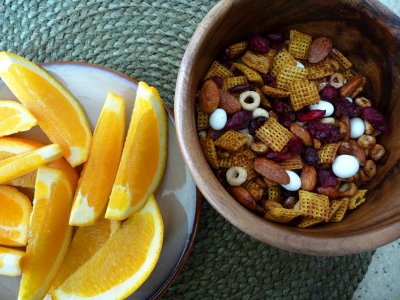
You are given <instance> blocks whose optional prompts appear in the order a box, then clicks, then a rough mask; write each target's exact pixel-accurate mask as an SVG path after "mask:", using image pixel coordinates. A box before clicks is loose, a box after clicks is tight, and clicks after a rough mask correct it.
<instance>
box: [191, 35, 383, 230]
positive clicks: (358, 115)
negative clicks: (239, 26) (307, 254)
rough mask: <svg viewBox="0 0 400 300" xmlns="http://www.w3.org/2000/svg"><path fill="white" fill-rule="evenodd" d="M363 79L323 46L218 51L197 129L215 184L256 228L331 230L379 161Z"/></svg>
mask: <svg viewBox="0 0 400 300" xmlns="http://www.w3.org/2000/svg"><path fill="white" fill-rule="evenodd" d="M365 84H366V79H365V77H363V76H362V75H361V74H358V73H357V71H356V70H355V69H354V67H353V65H352V63H351V61H350V60H349V59H348V58H346V56H345V55H344V54H343V53H341V52H340V51H339V50H338V49H335V48H333V47H332V42H331V40H330V39H328V38H326V37H317V38H314V39H313V38H312V37H311V36H309V35H307V34H305V33H302V32H299V31H296V30H291V31H290V39H289V40H286V39H285V38H284V35H283V34H282V33H270V34H267V35H265V36H261V35H256V36H253V37H252V38H250V39H249V40H248V41H245V42H240V43H235V44H233V45H230V46H229V47H227V48H226V49H224V50H223V51H222V53H221V54H220V55H219V57H218V59H217V60H216V61H214V62H213V63H212V65H211V67H210V69H209V70H208V72H207V73H206V75H205V77H204V79H203V83H202V86H201V87H200V90H199V92H198V96H197V100H198V101H197V104H196V105H197V129H198V133H199V138H200V143H201V146H202V148H203V151H204V154H205V157H206V159H207V161H208V162H209V164H210V166H211V167H212V168H213V169H214V171H215V174H216V176H217V178H218V180H219V181H220V182H221V184H222V185H223V186H224V187H225V188H226V189H227V191H228V192H229V193H230V194H231V195H232V196H233V197H234V198H235V199H236V200H237V201H238V202H239V203H241V204H242V205H243V206H245V207H246V208H248V209H249V210H251V211H253V212H254V213H256V214H258V215H262V216H264V218H265V219H267V220H270V221H273V222H278V223H287V224H290V225H293V226H298V227H300V228H306V227H309V226H313V225H316V224H321V223H323V222H340V221H342V220H343V218H344V217H345V215H346V212H347V211H348V210H352V209H354V208H356V207H357V206H359V205H360V204H362V203H363V202H364V201H365V199H366V193H367V189H366V185H367V184H368V182H369V181H371V180H372V178H373V177H374V176H375V175H376V171H377V164H383V163H384V162H385V161H386V160H387V156H388V153H387V151H386V150H385V148H384V147H383V146H382V145H380V144H378V142H377V137H378V136H379V135H380V134H387V133H388V132H389V131H390V128H389V125H388V122H387V120H386V119H385V117H384V116H383V115H382V114H381V113H380V112H379V111H378V110H376V109H375V108H373V107H372V104H373V101H370V100H369V99H367V98H365V97H364V96H363V95H362V92H363V89H364V85H365Z"/></svg>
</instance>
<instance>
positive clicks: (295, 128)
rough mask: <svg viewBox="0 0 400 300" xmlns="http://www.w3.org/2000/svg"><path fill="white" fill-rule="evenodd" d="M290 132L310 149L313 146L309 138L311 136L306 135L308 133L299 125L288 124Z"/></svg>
mask: <svg viewBox="0 0 400 300" xmlns="http://www.w3.org/2000/svg"><path fill="white" fill-rule="evenodd" d="M290 131H291V132H292V133H293V134H294V135H295V136H297V137H299V138H300V139H301V140H302V141H303V144H304V145H306V146H308V147H311V146H312V145H313V140H312V138H311V135H310V134H309V133H308V131H307V130H306V129H305V128H304V127H303V126H301V125H299V124H297V123H292V124H290Z"/></svg>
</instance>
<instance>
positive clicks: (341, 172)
mask: <svg viewBox="0 0 400 300" xmlns="http://www.w3.org/2000/svg"><path fill="white" fill-rule="evenodd" d="M359 168H360V164H359V163H358V160H357V158H355V157H354V156H352V155H347V154H343V155H339V156H338V157H336V158H335V160H334V161H333V164H332V171H333V174H335V175H336V176H337V177H340V178H350V177H352V176H354V175H356V174H357V172H358V169H359Z"/></svg>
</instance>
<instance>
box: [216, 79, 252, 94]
mask: <svg viewBox="0 0 400 300" xmlns="http://www.w3.org/2000/svg"><path fill="white" fill-rule="evenodd" d="M246 83H248V81H247V77H246V76H236V77H229V78H224V82H223V84H222V89H223V90H224V91H229V89H231V88H233V87H235V86H237V85H241V84H246Z"/></svg>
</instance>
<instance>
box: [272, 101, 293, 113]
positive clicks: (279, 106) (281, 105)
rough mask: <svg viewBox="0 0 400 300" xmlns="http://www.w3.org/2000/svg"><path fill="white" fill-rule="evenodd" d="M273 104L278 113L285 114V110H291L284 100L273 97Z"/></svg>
mask: <svg viewBox="0 0 400 300" xmlns="http://www.w3.org/2000/svg"><path fill="white" fill-rule="evenodd" d="M271 104H272V109H273V110H274V112H276V113H277V114H283V113H284V112H286V111H288V110H289V106H288V105H287V104H286V103H285V102H283V101H282V100H279V99H272V100H271Z"/></svg>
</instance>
